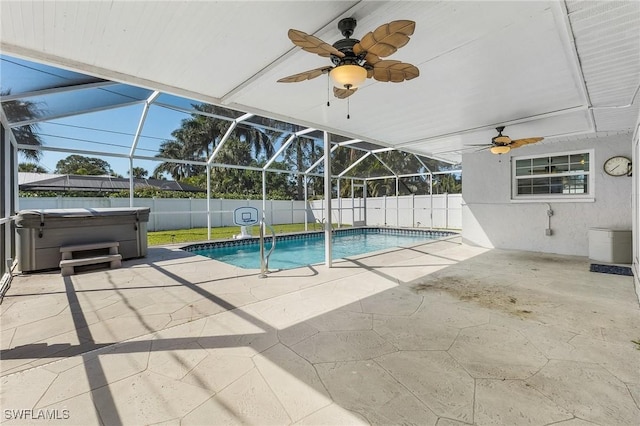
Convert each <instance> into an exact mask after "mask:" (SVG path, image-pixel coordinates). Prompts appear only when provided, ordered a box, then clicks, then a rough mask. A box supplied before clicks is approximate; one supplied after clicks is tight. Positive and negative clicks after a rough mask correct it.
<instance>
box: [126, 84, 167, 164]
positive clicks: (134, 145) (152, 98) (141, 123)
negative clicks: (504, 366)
mask: <svg viewBox="0 0 640 426" xmlns="http://www.w3.org/2000/svg"><path fill="white" fill-rule="evenodd" d="M158 96H160V92H158V91H157V90H156V91H155V92H153V93H152V94H151V96H149V97H148V98H147V100H146V101H145V102H144V107H143V108H142V115H141V116H140V121H139V122H138V128H137V129H136V134H135V135H134V137H133V143H132V144H131V151H129V156H130V157H131V156H133V154H134V153H135V151H136V148H137V147H138V141H139V140H140V133H142V128H143V127H144V122H145V121H146V119H147V114H149V106H150V105H151V104H152V103H153V101H155V100H156V99H157V98H158ZM132 174H133V173H132Z"/></svg>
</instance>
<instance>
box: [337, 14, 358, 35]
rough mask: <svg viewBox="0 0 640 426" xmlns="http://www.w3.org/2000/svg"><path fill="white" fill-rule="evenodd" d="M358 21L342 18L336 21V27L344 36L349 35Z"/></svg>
mask: <svg viewBox="0 0 640 426" xmlns="http://www.w3.org/2000/svg"><path fill="white" fill-rule="evenodd" d="M356 25H358V22H357V21H356V20H355V19H354V18H344V19H341V20H340V22H338V29H339V30H340V32H341V33H342V35H343V36H344V37H345V38H349V37H351V34H353V30H355V29H356Z"/></svg>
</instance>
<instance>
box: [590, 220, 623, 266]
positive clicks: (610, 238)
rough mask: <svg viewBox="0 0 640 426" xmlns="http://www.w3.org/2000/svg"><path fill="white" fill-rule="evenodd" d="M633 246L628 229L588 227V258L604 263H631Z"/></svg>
mask: <svg viewBox="0 0 640 426" xmlns="http://www.w3.org/2000/svg"><path fill="white" fill-rule="evenodd" d="M632 258H633V246H632V238H631V231H630V230H628V229H608V228H591V229H589V259H592V260H597V261H600V262H605V263H631V260H632Z"/></svg>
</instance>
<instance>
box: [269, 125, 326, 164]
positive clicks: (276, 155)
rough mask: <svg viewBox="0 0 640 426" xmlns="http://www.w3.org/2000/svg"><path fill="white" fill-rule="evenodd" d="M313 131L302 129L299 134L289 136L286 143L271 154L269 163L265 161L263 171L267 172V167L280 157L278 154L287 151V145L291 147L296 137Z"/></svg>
mask: <svg viewBox="0 0 640 426" xmlns="http://www.w3.org/2000/svg"><path fill="white" fill-rule="evenodd" d="M315 130H316V129H312V128H311V127H310V128H308V129H304V130H301V131H299V132H295V133H294V134H292V135H291V136H289V139H287V141H286V142H285V143H283V144H282V146H281V147H280V149H279V150H278V152H276V153H275V154H273V156H272V157H271V158H270V159H269V161H267V164H265V165H264V167H263V169H264V170H267V169H268V168H269V166H270V165H272V164H273V162H274V161H276V158H278V157H279V156H280V154H282V153H283V152H284V150H285V149H287V148H288V147H289V145H291V143H292V142H293V140H294V139H295V138H297V137H298V136H301V135H306V134H307V133H311V132H314V131H315Z"/></svg>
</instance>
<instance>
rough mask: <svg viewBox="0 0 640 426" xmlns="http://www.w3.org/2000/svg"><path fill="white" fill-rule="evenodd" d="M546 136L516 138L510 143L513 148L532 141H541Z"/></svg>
mask: <svg viewBox="0 0 640 426" xmlns="http://www.w3.org/2000/svg"><path fill="white" fill-rule="evenodd" d="M543 139H544V138H526V139H516V140H514V141H513V142H511V144H510V145H509V146H510V147H511V148H520V147H521V146H524V145H529V144H531V143H536V142H540V141H541V140H543Z"/></svg>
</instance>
